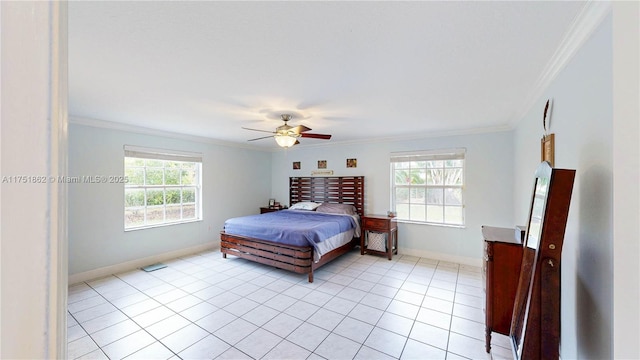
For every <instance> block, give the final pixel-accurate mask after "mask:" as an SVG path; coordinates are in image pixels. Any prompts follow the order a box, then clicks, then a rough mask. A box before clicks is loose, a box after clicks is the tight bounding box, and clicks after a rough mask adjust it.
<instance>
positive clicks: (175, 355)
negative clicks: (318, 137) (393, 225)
mask: <svg viewBox="0 0 640 360" xmlns="http://www.w3.org/2000/svg"><path fill="white" fill-rule="evenodd" d="M166 264H167V265H168V267H167V268H164V269H161V270H156V271H153V272H149V273H147V272H144V271H141V270H136V271H131V272H126V273H122V274H116V275H113V276H109V277H106V278H101V279H97V280H95V281H88V282H86V283H81V284H75V285H72V286H70V287H69V306H68V310H69V312H68V326H69V328H68V344H69V348H68V354H69V358H70V359H107V358H109V359H121V358H127V359H180V358H181V359H464V358H470V359H490V358H492V357H493V358H494V359H497V358H500V359H511V358H512V356H511V350H510V348H509V341H508V339H507V338H506V337H505V336H501V335H498V334H494V336H493V345H492V355H489V354H487V353H486V352H485V350H484V313H483V310H482V308H483V301H484V299H483V290H482V282H481V281H482V275H481V272H480V268H478V267H470V266H465V265H459V264H455V263H449V262H443V261H436V260H431V259H425V258H417V257H411V256H401V255H400V256H395V257H394V258H393V260H392V261H389V260H387V259H386V258H382V257H376V256H371V255H364V256H362V255H360V253H359V251H358V250H357V249H356V250H354V251H353V252H351V253H348V254H345V255H343V256H341V257H340V258H338V259H336V260H334V261H333V262H331V263H329V264H327V265H325V266H323V267H322V268H320V269H319V270H318V271H316V272H315V281H314V282H313V283H308V282H307V277H306V275H299V274H295V273H291V272H287V271H282V270H278V269H275V268H272V267H269V266H264V265H260V264H256V263H253V262H250V261H246V260H244V259H239V258H235V257H233V256H230V257H229V258H227V259H223V258H222V256H221V254H220V253H219V252H217V251H211V252H203V253H200V254H196V255H192V256H188V257H183V258H179V259H175V260H172V261H169V262H166Z"/></svg>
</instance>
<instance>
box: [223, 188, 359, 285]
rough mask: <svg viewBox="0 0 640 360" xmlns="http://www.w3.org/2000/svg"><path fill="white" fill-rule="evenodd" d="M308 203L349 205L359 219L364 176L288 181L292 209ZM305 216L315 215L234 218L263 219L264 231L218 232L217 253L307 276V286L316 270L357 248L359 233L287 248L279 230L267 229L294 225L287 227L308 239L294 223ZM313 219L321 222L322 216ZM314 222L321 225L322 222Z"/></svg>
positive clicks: (293, 212)
mask: <svg viewBox="0 0 640 360" xmlns="http://www.w3.org/2000/svg"><path fill="white" fill-rule="evenodd" d="M308 202H315V203H325V204H344V205H352V206H353V208H354V209H355V214H356V217H355V219H358V218H359V217H360V216H362V215H363V213H364V176H341V177H291V178H289V204H290V205H292V206H293V205H294V204H298V203H308ZM305 212H306V213H307V214H308V215H309V214H312V213H314V211H305V210H302V211H300V210H283V211H277V212H270V213H266V214H261V215H253V216H249V217H242V218H234V219H243V220H249V221H251V220H256V219H264V222H265V224H264V228H261V226H262V225H260V226H257V225H255V226H253V227H254V228H253V230H252V231H249V232H248V233H247V234H250V235H245V234H243V233H242V230H238V229H237V228H236V229H234V230H233V233H231V232H232V231H231V230H230V231H227V228H225V230H223V231H222V232H220V251H221V252H222V256H223V257H224V258H226V257H227V255H234V256H237V257H241V258H244V259H248V260H252V261H255V262H258V263H261V264H266V265H270V266H274V267H277V268H280V269H284V270H289V271H293V272H296V273H300V274H308V278H309V282H313V271H314V270H315V269H317V268H319V267H321V266H322V265H324V264H326V263H328V262H330V261H331V260H333V259H335V258H337V257H339V256H340V255H342V254H344V253H347V252H348V251H350V250H351V249H353V247H354V246H355V245H356V244H359V239H357V237H358V236H359V232H358V230H357V229H356V228H354V229H353V230H352V231H351V233H349V232H348V231H346V232H345V231H341V232H340V234H335V235H331V236H330V241H328V242H325V240H320V239H316V240H317V242H316V240H313V242H307V243H306V244H305V242H304V241H302V240H300V239H299V238H298V240H294V241H293V242H292V243H290V244H287V243H284V242H282V240H283V239H282V237H281V236H280V235H279V230H273V229H270V228H269V226H271V225H270V223H281V222H282V221H289V224H294V225H291V226H289V227H290V228H293V229H296V231H297V232H300V233H302V234H303V235H301V236H306V237H307V238H309V237H310V235H309V234H308V229H306V230H305V229H304V228H300V227H299V226H298V224H297V220H296V219H297V218H298V216H303V213H305ZM316 215H322V214H316ZM335 216H338V215H335ZM315 217H320V218H322V217H323V216H315ZM342 217H343V218H344V217H346V216H342ZM245 218H247V219H245ZM327 219H329V217H328V218H327ZM330 219H331V220H329V222H335V221H336V220H335V218H333V217H331V218H330ZM230 220H232V219H229V220H227V222H229V221H230ZM314 221H319V222H322V219H316V220H314ZM356 221H359V220H356ZM227 222H226V223H225V224H227ZM249 224H250V223H249ZM225 226H227V225H225ZM249 226H251V225H249ZM334 226H338V227H340V225H335V224H334ZM312 227H314V226H312ZM230 228H231V227H230ZM345 233H346V235H345ZM345 236H346V238H345ZM311 244H313V245H311Z"/></svg>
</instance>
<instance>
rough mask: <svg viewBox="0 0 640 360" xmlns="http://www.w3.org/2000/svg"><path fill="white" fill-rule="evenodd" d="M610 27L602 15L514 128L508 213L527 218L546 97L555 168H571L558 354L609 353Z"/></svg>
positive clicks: (596, 355) (600, 356)
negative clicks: (511, 205)
mask: <svg viewBox="0 0 640 360" xmlns="http://www.w3.org/2000/svg"><path fill="white" fill-rule="evenodd" d="M611 43H612V33H611V17H610V16H609V17H607V18H606V19H605V20H604V22H603V23H602V24H601V26H600V27H599V28H598V29H597V30H596V32H595V33H594V34H593V35H592V37H591V38H590V39H589V40H588V41H587V42H586V43H585V45H584V46H583V47H582V48H581V49H580V50H579V51H578V52H577V53H576V55H575V56H574V58H573V59H572V60H571V61H570V62H569V63H568V64H567V66H566V67H565V68H564V70H562V72H560V73H559V75H558V76H557V78H556V79H555V80H554V81H553V82H552V83H551V85H550V86H549V87H548V88H547V89H546V91H545V92H544V94H543V95H542V97H541V98H540V99H539V101H538V102H537V104H536V105H535V106H534V107H533V109H531V111H530V112H529V113H528V114H527V115H526V116H525V117H524V118H523V119H522V120H521V121H520V123H519V124H518V126H517V128H516V130H515V133H514V149H515V158H514V160H515V166H514V170H515V175H514V180H515V189H514V190H515V192H514V200H515V214H516V221H517V222H520V223H524V222H526V219H527V216H528V210H529V204H530V201H531V200H530V198H531V191H532V186H533V173H534V171H535V169H536V167H537V165H538V164H539V162H540V138H541V136H542V114H543V109H544V103H545V102H546V100H547V99H548V98H552V99H553V101H554V102H553V112H552V117H551V132H552V133H555V164H554V165H555V167H557V168H567V169H576V179H575V183H574V188H573V195H572V200H571V208H570V211H569V218H568V223H567V229H566V233H565V239H564V246H563V252H562V281H561V286H562V303H561V316H562V318H561V323H562V328H561V331H562V333H561V357H562V358H563V359H576V358H590V359H606V358H611V354H612V320H613V319H612V285H611V284H612V269H613V268H612V261H613V259H612V236H613V232H612V217H613V215H612V142H613V141H612V54H611V46H612V44H611Z"/></svg>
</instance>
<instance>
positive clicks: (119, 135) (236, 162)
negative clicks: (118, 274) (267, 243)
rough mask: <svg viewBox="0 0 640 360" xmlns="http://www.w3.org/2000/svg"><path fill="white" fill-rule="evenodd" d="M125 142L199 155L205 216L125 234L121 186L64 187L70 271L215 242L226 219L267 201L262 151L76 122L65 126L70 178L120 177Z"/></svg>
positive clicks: (267, 158) (267, 159)
mask: <svg viewBox="0 0 640 360" xmlns="http://www.w3.org/2000/svg"><path fill="white" fill-rule="evenodd" d="M125 144H127V145H137V146H145V147H155V148H161V149H172V150H182V151H194V152H201V153H203V164H202V168H203V174H202V181H203V216H204V220H203V221H198V222H193V223H187V224H178V225H170V226H162V227H157V228H150V229H143V230H135V231H127V232H125V231H124V190H123V185H122V184H70V185H69V273H70V274H77V273H81V272H87V271H90V270H95V269H98V268H103V267H107V266H112V265H116V264H121V263H125V262H128V261H132V260H135V259H141V258H146V257H151V256H154V255H159V254H163V253H168V252H172V251H176V250H180V249H184V248H190V247H196V246H199V245H204V244H212V245H216V246H217V245H218V241H219V239H220V237H219V232H220V230H222V227H223V224H224V220H225V219H227V218H229V217H233V216H240V215H248V214H255V213H258V207H259V206H260V205H262V204H264V203H265V202H266V199H268V198H269V195H270V192H271V179H270V174H271V154H269V153H265V152H260V151H255V150H248V149H244V148H239V147H227V146H222V145H218V144H213V143H206V142H197V141H187V140H184V139H173V138H168V137H161V136H154V135H143V134H139V133H133V132H127V131H121V130H115V129H108V128H100V127H93V126H85V125H79V124H72V125H71V126H70V129H69V175H70V176H88V175H123V174H124V162H123V157H124V150H123V146H124V145H125Z"/></svg>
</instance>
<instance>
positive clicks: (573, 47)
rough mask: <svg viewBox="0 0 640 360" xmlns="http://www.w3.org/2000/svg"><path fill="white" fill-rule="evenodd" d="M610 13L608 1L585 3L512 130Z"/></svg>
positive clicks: (511, 124)
mask: <svg viewBox="0 0 640 360" xmlns="http://www.w3.org/2000/svg"><path fill="white" fill-rule="evenodd" d="M610 12H611V2H610V1H587V2H586V3H585V5H584V7H583V8H582V10H581V11H580V13H578V15H577V16H576V18H575V19H574V20H573V22H572V23H571V25H570V26H569V29H568V30H567V32H566V33H565V35H564V37H563V39H562V42H560V45H559V46H558V48H557V49H556V51H555V53H554V54H553V56H552V57H551V59H549V62H548V63H547V65H546V67H545V68H544V70H543V71H542V73H541V74H540V76H539V77H538V81H537V82H536V84H535V85H534V87H533V89H532V91H531V92H530V93H529V96H528V97H527V99H526V101H525V102H524V104H523V106H522V107H521V111H520V112H518V113H517V114H515V115H516V116H514V117H513V120H512V121H511V122H510V123H509V126H510V127H511V128H512V129H513V128H515V127H516V126H517V125H518V123H520V121H521V120H522V119H523V118H524V117H525V116H526V114H527V113H528V112H529V111H530V110H531V108H533V106H534V105H535V103H536V102H537V101H538V99H539V98H540V97H541V96H542V94H544V92H545V90H546V89H547V88H548V87H549V85H550V84H551V82H553V81H554V80H555V79H556V77H557V76H558V74H559V73H560V72H561V71H562V70H563V69H564V68H565V66H566V65H567V64H568V63H569V61H571V59H572V58H573V56H574V55H575V54H576V53H577V52H578V50H579V49H580V48H581V47H582V46H583V45H584V43H585V42H586V41H587V40H588V39H589V38H590V37H591V35H592V34H593V32H594V31H595V30H596V29H597V28H598V26H599V25H600V23H602V20H604V18H605V16H606V15H607V14H609V13H610Z"/></svg>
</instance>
